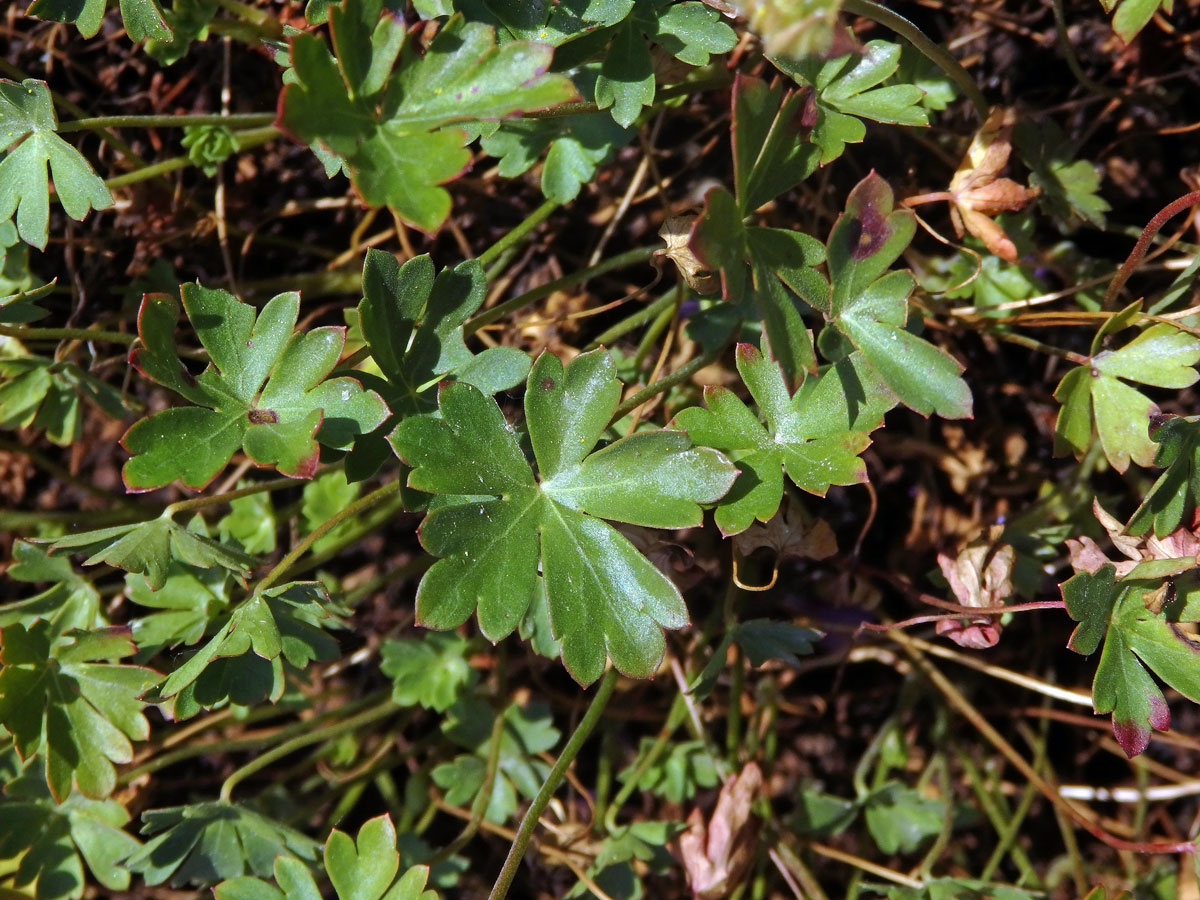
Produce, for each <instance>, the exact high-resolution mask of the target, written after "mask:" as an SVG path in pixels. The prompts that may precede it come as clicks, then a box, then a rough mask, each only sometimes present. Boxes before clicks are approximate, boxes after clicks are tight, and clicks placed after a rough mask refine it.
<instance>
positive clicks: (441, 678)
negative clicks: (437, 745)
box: [379, 632, 478, 712]
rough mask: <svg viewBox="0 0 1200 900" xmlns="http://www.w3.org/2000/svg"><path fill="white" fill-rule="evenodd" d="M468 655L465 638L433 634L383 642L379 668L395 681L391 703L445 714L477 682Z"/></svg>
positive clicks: (451, 634)
mask: <svg viewBox="0 0 1200 900" xmlns="http://www.w3.org/2000/svg"><path fill="white" fill-rule="evenodd" d="M466 654H467V641H466V639H465V638H463V637H462V636H460V635H457V634H454V633H452V632H450V633H444V634H443V633H439V632H431V633H429V634H427V635H425V636H423V637H422V638H421V640H394V639H393V640H387V641H384V643H383V646H382V647H380V650H379V655H380V657H381V660H382V661H381V662H380V665H379V668H380V669H381V670H382V671H383V674H384V675H387V676H388V677H389V678H391V679H392V700H393V701H394V702H395V703H396V704H397V705H398V706H415V705H418V704H419V705H421V706H423V707H424V708H426V709H434V710H437V711H438V712H445V711H446V710H447V709H449V708H450V707H451V706H453V705H454V703H455V702H457V700H458V699H459V696H460V695H461V694H462V693H463V691H465V690H466V689H467V688H469V687H470V686H471V685H473V684H474V683H475V681H476V679H477V678H478V673H477V672H476V671H475V670H474V669H473V668H471V665H470V664H469V663H468V662H467V659H466Z"/></svg>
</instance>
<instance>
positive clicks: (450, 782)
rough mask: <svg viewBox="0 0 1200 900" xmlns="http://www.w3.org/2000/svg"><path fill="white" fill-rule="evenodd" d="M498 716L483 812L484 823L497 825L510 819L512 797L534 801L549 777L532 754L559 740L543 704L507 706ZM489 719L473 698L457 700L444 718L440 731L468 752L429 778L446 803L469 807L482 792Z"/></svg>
mask: <svg viewBox="0 0 1200 900" xmlns="http://www.w3.org/2000/svg"><path fill="white" fill-rule="evenodd" d="M503 716H504V725H503V726H502V728H501V732H500V751H499V752H500V756H499V760H498V763H497V773H496V779H495V782H494V784H493V787H492V795H491V797H490V798H488V806H487V810H486V812H485V817H486V818H487V820H488V821H489V822H495V823H497V824H499V823H503V822H507V821H509V820H510V819H511V818H512V816H513V814H514V813H515V812H516V808H517V797H518V795H520V796H523V797H525V798H526V799H533V797H534V796H536V794H537V792H538V789H539V788H540V787H541V785H542V783H543V782H544V781H545V779H546V776H547V775H548V774H549V772H550V767H549V766H548V765H547V764H546V763H545V762H543V761H542V760H541V759H539V758H538V754H540V753H546V752H547V751H549V750H552V749H553V748H554V747H555V746H556V745H557V744H558V742H559V740H560V738H561V737H562V735H561V733H560V732H559V730H558V729H557V728H555V727H554V719H553V717H552V716H551V714H550V710H549V708H548V707H547V706H546V705H545V704H543V703H530V704H529V705H528V706H527V707H523V706H520V705H518V704H516V703H512V704H509V706H508V707H507V708H505V710H504V713H503ZM495 717H496V713H495V712H494V710H493V709H492V707H491V706H490V705H489V704H488V703H487V702H486V701H485V700H484V699H483V698H481V697H477V696H476V697H466V698H464V699H462V700H460V701H459V702H458V703H456V704H455V705H454V706H453V707H451V708H450V710H449V712H448V713H447V716H446V719H445V721H444V723H443V725H442V730H443V731H444V732H445V733H446V736H447V737H448V738H450V740H452V741H454V742H455V743H456V744H458V745H459V746H460V747H463V748H465V749H467V750H469V751H470V753H469V754H465V755H460V756H458V757H456V758H455V759H454V760H452V761H451V762H450V763H444V764H442V765H439V766H436V767H435V768H434V770H433V772H432V777H433V781H434V783H435V784H437V785H438V786H439V787H441V788H443V789H445V790H446V792H447V793H446V801H447V802H449V803H456V804H462V805H469V804H471V803H473V802H474V800H475V796H476V795H477V794H478V793H479V791H480V789H481V788H482V787H483V781H484V771H485V767H486V761H487V757H488V754H489V752H490V751H491V733H492V728H493V724H494V722H495Z"/></svg>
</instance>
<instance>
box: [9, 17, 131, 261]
mask: <svg viewBox="0 0 1200 900" xmlns="http://www.w3.org/2000/svg"><path fill="white" fill-rule="evenodd" d="M101 2H103V0H101ZM37 5H38V4H36V3H35V4H34V6H33V7H30V10H29V11H30V12H31V13H34V14H36V11H35V9H34V7H36V6H37ZM56 131H58V119H57V118H56V117H55V115H54V105H53V103H52V102H51V100H50V89H49V88H48V87H47V86H46V82H44V81H35V80H34V79H32V78H27V79H25V80H24V81H23V82H21V83H20V84H17V83H16V82H15V81H8V80H5V79H0V151H7V153H6V154H5V155H4V158H3V159H0V223H2V222H4V221H6V220H8V219H11V218H12V217H13V214H14V213H15V214H16V225H17V231H18V232H19V233H20V235H21V240H23V241H24V242H25V243H27V244H32V245H33V246H34V247H37V248H38V249H39V250H44V249H45V248H46V241H47V240H49V237H50V181H49V177H48V176H47V166H49V171H50V176H52V177H53V178H54V189H55V191H56V192H57V194H58V202H59V203H61V204H62V208H63V211H64V212H66V214H67V215H69V216H70V217H71V218H72V219H75V220H77V221H82V220H83V217H84V216H86V215H87V214H88V210H91V209H106V208H108V207H109V206H112V202H113V201H112V195H111V194H109V192H108V188H106V187H105V186H104V182H103V181H101V180H100V177H99V176H98V175H97V174H96V173H95V171H93V169H92V167H91V166H90V165H88V162H87V160H85V159H84V158H83V156H82V155H81V154H80V152H79V151H78V150H76V149H75V148H74V147H72V146H71V145H70V144H68V143H67V142H66V141H64V140H63V139H62V138H60V137H59V136H58V135H57V134H55V132H56Z"/></svg>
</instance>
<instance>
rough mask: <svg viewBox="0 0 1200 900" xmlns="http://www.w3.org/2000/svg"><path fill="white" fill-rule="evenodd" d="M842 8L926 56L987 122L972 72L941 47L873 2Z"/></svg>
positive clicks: (859, 0)
mask: <svg viewBox="0 0 1200 900" xmlns="http://www.w3.org/2000/svg"><path fill="white" fill-rule="evenodd" d="M842 8H843V9H844V10H846V12H848V13H852V14H854V15H856V16H862V17H863V18H866V19H871V20H872V21H875V22H878V23H879V24H880V25H882V26H883V27H884V28H890V29H891V30H892V31H894V32H896V34H898V35H900V36H901V37H902V38H904V39H905V40H907V41H908V42H909V43H910V44H912V45H913V46H914V47H916V48H917V49H918V50H919V51H921V53H923V54H925V56H926V57H927V58H928V59H929V61H930V62H932V63H933V64H934V65H935V66H937V67H938V68H939V69H941V70H942V71H943V72H945V73H946V74H947V75H949V76H950V78H951V79H952V80H953V81H954V83H955V84H957V85H958V86H959V87H960V88H961V89H962V92H963V93H964V94H965V95H966V96H967V99H968V100H970V101H971V105H972V106H974V107H975V114H976V115H977V116H979V120H980V121H981V122H982V121H986V119H987V117H988V110H989V106H988V102H987V100H986V99H985V98H984V96H983V92H982V91H981V90H979V85H977V84H976V83H975V79H974V78H972V77H971V73H970V72H968V71H967V70H966V69H964V68H963V67H962V65H961V64H960V63H959V61H958V60H957V59H955V58H954V57H953V56H951V55H950V53H949V51H947V50H946V49H945V48H944V47H941V46H939V45H938V44H935V43H934V42H933V41H931V40H930V39H929V38H927V37H926V36H925V33H924V32H923V31H921V29H920V28H918V27H917V26H916V25H914V24H913V23H912V22H910V21H908V19H906V18H904V16H902V15H900V14H899V13H895V12H892V11H891V10H890V9H888V8H887V7H884V6H880V5H879V4H878V3H874V2H872V0H842Z"/></svg>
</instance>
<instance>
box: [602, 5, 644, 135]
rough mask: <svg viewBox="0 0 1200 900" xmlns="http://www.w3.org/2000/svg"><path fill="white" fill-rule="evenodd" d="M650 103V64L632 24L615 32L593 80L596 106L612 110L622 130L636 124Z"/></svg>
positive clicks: (640, 35)
mask: <svg viewBox="0 0 1200 900" xmlns="http://www.w3.org/2000/svg"><path fill="white" fill-rule="evenodd" d="M653 102H654V60H652V59H651V58H650V48H649V47H647V46H646V41H645V39H644V38H643V37H642V31H641V29H640V28H639V27H638V25H637V23H636V22H635V21H633V20H630V21H627V22H625V24H623V25H622V26H621V27H620V28H618V29H617V33H616V36H615V37H614V38H613V42H612V45H611V46H610V47H609V48H608V52H607V53H606V54H605V57H604V62H603V63H601V66H600V77H599V78H597V79H596V105H597V106H598V107H600V108H601V109H609V108H610V107H611V109H612V117H613V119H614V120H615V121H616V123H617V124H618V125H620V126H621V127H622V128H628V127H629V126H630V125H632V124H633V123H634V121H636V119H637V117H638V114H639V113H641V111H642V107H643V106H650V105H651V104H652V103H653Z"/></svg>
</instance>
